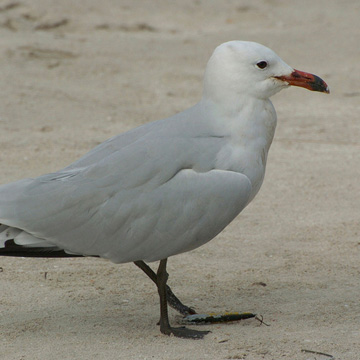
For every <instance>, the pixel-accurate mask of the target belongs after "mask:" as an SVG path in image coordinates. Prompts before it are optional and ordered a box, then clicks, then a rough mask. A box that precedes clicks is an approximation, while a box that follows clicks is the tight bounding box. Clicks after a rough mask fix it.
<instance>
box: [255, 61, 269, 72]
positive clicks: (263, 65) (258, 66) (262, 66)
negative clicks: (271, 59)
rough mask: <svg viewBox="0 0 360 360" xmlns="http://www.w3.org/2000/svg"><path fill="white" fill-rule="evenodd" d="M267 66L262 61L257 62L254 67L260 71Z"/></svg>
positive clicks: (265, 62)
mask: <svg viewBox="0 0 360 360" xmlns="http://www.w3.org/2000/svg"><path fill="white" fill-rule="evenodd" d="M267 66H268V63H267V61H265V60H262V61H259V62H258V63H256V67H257V68H259V69H261V70H263V69H265V68H267Z"/></svg>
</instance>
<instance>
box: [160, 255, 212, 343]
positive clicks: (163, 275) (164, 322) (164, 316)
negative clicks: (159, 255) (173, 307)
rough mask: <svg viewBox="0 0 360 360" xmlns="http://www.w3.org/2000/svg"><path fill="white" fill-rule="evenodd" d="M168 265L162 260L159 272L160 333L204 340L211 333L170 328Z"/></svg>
mask: <svg viewBox="0 0 360 360" xmlns="http://www.w3.org/2000/svg"><path fill="white" fill-rule="evenodd" d="M166 263H167V259H163V260H161V261H160V265H159V268H158V271H157V288H158V292H159V296H160V331H161V332H162V333H163V334H165V335H170V334H173V335H175V336H177V337H181V338H186V339H202V338H203V337H204V336H205V335H206V334H208V333H209V332H210V331H197V330H191V329H187V328H186V327H180V328H173V327H171V326H170V323H169V316H168V308H167V294H166V282H167V279H168V273H167V272H166Z"/></svg>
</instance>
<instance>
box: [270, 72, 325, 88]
mask: <svg viewBox="0 0 360 360" xmlns="http://www.w3.org/2000/svg"><path fill="white" fill-rule="evenodd" d="M275 78H276V79H279V80H282V81H285V82H287V83H288V84H289V85H293V86H300V87H303V88H305V89H308V90H311V91H319V92H324V93H327V94H329V93H330V89H329V87H328V86H327V84H326V82H325V81H324V80H322V79H320V78H319V77H318V76H316V75H313V74H309V73H306V72H303V71H299V70H294V71H293V72H292V73H291V74H290V75H285V76H275Z"/></svg>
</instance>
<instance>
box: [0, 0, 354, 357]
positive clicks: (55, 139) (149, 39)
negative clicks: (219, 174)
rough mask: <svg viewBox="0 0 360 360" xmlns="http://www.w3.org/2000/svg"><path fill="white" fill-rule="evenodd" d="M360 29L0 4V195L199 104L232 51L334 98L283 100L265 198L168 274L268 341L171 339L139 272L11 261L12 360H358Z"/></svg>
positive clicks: (328, 8) (317, 11)
mask: <svg viewBox="0 0 360 360" xmlns="http://www.w3.org/2000/svg"><path fill="white" fill-rule="evenodd" d="M359 13H360V3H359V2H358V1H355V0H348V1H335V0H319V1H310V0H303V1H295V0H294V1H280V0H257V1H250V0H248V1H245V0H244V1H220V0H219V1H215V0H214V1H205V0H195V1H194V0H193V1H190V0H182V1H181V2H180V1H178V2H175V1H165V0H158V1H145V0H143V1H139V0H137V1H130V0H127V1H125V0H122V1H118V0H103V1H95V0H88V1H73V0H71V1H70V0H62V1H59V0H19V1H2V2H1V4H0V48H1V51H0V63H1V71H0V83H1V96H0V129H1V131H0V144H1V151H0V165H1V172H0V182H1V183H6V182H10V181H14V180H17V179H20V178H23V177H33V176H37V175H40V174H43V173H48V172H51V171H54V170H57V169H60V168H62V167H63V166H65V165H67V164H69V163H70V162H72V161H73V160H75V159H77V158H78V157H80V156H81V155H82V154H84V153H86V152H87V151H88V150H90V149H91V148H92V147H94V146H95V145H97V144H98V143H100V142H102V141H103V140H105V139H107V138H109V137H111V136H113V135H115V134H118V133H120V132H123V131H125V130H128V129H131V128H133V127H135V126H138V125H140V124H143V123H146V122H149V121H152V120H156V119H159V118H163V117H166V116H169V115H172V114H174V113H175V112H178V111H181V110H183V109H185V108H187V107H189V106H191V105H193V104H194V103H196V102H197V100H198V99H199V97H200V96H201V91H202V76H203V72H204V68H205V64H206V62H207V59H208V58H209V56H210V54H211V53H212V51H213V49H214V48H215V47H216V46H217V45H218V44H220V43H222V42H224V41H228V40H233V39H241V40H252V41H257V42H260V43H262V44H264V45H267V46H269V47H270V48H272V49H274V50H275V51H276V52H277V53H278V54H279V55H280V56H281V57H282V58H283V59H284V60H285V61H286V62H287V63H288V64H290V65H291V66H293V67H294V68H297V69H299V70H303V71H308V72H312V73H315V74H317V75H319V76H320V77H322V78H323V79H324V80H325V81H326V82H327V83H328V84H329V86H330V88H331V95H329V96H327V95H324V94H320V93H313V92H310V91H307V90H304V89H300V88H291V89H289V90H286V91H283V92H281V93H280V94H278V95H276V96H275V97H274V98H273V102H274V105H275V107H276V109H277V113H278V118H279V122H278V128H277V132H276V136H275V139H274V143H273V145H272V148H271V151H270V155H269V160H268V168H267V174H266V178H265V182H264V185H263V187H262V189H261V191H260V193H259V195H258V196H257V198H256V199H255V201H254V202H253V203H252V204H251V205H250V206H249V207H248V208H247V209H246V210H245V211H244V212H243V213H242V214H241V215H240V216H239V217H238V218H237V219H236V220H235V221H234V222H233V223H232V224H231V225H230V226H229V227H228V228H226V229H225V231H224V232H223V233H221V234H220V235H219V236H218V237H217V238H216V239H214V240H213V241H211V242H210V243H209V244H207V245H206V246H203V247H201V248H199V249H197V250H195V251H192V252H190V253H186V254H183V255H179V256H176V257H173V258H170V259H169V273H170V279H169V284H170V285H171V286H172V288H173V290H174V292H175V293H176V294H177V295H178V296H179V297H180V298H181V299H182V300H183V301H184V303H186V304H188V305H191V306H193V307H195V308H196V309H197V311H198V312H209V311H215V312H223V311H251V312H255V313H257V314H260V315H262V316H263V317H264V321H265V322H266V323H267V324H269V325H270V326H265V325H261V324H260V323H259V322H258V321H256V320H246V321H241V322H237V323H230V324H218V325H206V326H202V329H207V330H211V331H212V333H211V334H209V335H207V336H206V338H205V339H204V340H202V341H189V340H183V339H177V338H174V337H166V336H163V335H161V334H160V333H159V329H158V326H156V322H157V320H158V318H159V310H158V296H157V292H156V289H155V287H154V286H153V284H152V283H151V281H150V280H148V279H147V278H146V276H145V275H144V274H143V273H142V272H141V271H140V270H139V269H137V268H136V267H135V266H134V265H133V264H125V265H114V264H112V263H110V262H107V261H104V260H98V259H57V260H51V259H44V260H41V259H22V258H1V262H0V266H1V268H0V312H1V317H0V358H1V359H4V360H36V359H62V360H64V359H69V360H70V359H100V360H101V359H174V360H177V359H179V360H180V359H246V360H257V359H266V360H270V359H276V360H278V359H292V360H297V359H299V360H300V359H301V360H307V359H312V360H313V359H318V360H319V359H330V356H325V355H321V354H319V353H311V352H309V351H313V352H322V353H326V354H329V355H332V356H333V358H334V359H337V360H340V359H341V360H356V359H359V358H360V306H359V299H360V296H359V295H360V282H359V275H360V266H359V256H360V239H359V229H360V226H359V219H360V212H359V205H360V181H359V178H360V157H359V153H360V142H359V139H360V122H359V110H360V105H359V99H360V91H359V82H360V72H359V70H358V65H359V60H360V47H359V43H360V30H359V29H360V27H359ZM154 265H156V264H153V266H154ZM265 285H266V286H265ZM170 318H171V322H172V323H173V324H177V323H178V322H179V320H180V319H179V317H178V316H177V314H176V313H175V312H174V311H171V313H170ZM303 350H307V351H303Z"/></svg>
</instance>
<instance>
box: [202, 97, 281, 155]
mask: <svg viewBox="0 0 360 360" xmlns="http://www.w3.org/2000/svg"><path fill="white" fill-rule="evenodd" d="M201 103H202V107H203V109H204V112H205V113H206V114H207V116H206V117H207V119H208V121H209V123H211V126H212V127H213V129H214V131H215V132H216V133H218V134H222V135H223V136H227V137H229V138H230V139H231V142H232V143H233V144H234V146H236V145H238V146H248V145H250V144H251V143H254V144H253V145H255V144H259V146H260V147H261V149H259V151H263V149H264V148H265V150H266V152H267V151H268V150H269V147H270V145H271V142H272V139H273V137H274V132H275V128H276V112H275V109H274V107H273V105H272V103H271V101H270V100H269V99H258V98H254V97H248V98H245V97H243V98H242V99H241V101H239V100H238V99H236V100H235V99H229V101H222V102H221V103H218V102H215V101H212V100H211V99H208V98H205V97H204V98H203V99H202V100H201ZM209 117H210V118H209ZM254 150H255V149H254Z"/></svg>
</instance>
